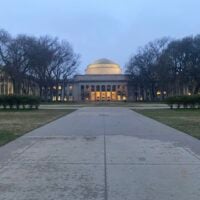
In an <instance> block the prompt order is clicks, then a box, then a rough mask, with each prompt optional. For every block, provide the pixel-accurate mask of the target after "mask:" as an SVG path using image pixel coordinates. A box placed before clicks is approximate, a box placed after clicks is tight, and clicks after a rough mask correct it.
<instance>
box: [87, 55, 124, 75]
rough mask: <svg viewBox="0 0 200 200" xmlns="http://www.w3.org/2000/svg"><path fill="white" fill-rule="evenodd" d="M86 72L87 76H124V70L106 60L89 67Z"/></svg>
mask: <svg viewBox="0 0 200 200" xmlns="http://www.w3.org/2000/svg"><path fill="white" fill-rule="evenodd" d="M85 72H86V74H87V75H108V74H111V75H114V74H122V70H121V68H120V66H119V65H118V64H116V63H115V62H113V61H111V60H108V59H105V58H103V59H99V60H97V61H95V62H94V63H92V64H90V65H88V67H87V69H86V70H85Z"/></svg>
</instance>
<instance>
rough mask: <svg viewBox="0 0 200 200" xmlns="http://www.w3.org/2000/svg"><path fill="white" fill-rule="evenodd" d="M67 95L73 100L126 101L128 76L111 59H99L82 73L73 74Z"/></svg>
mask: <svg viewBox="0 0 200 200" xmlns="http://www.w3.org/2000/svg"><path fill="white" fill-rule="evenodd" d="M67 94H68V95H67V96H68V97H64V98H66V99H68V100H73V101H126V100H127V99H128V76H127V75H124V74H122V70H121V68H120V66H119V65H118V64H116V63H114V62H112V61H111V60H108V59H100V60H97V61H95V62H94V63H92V64H90V65H88V66H87V68H86V70H85V74H84V75H75V76H74V78H73V80H71V82H70V83H69V84H68V88H67Z"/></svg>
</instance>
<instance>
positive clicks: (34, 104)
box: [0, 95, 40, 109]
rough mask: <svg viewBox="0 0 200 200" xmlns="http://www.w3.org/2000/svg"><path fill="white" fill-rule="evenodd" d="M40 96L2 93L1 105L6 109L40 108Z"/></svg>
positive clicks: (0, 97)
mask: <svg viewBox="0 0 200 200" xmlns="http://www.w3.org/2000/svg"><path fill="white" fill-rule="evenodd" d="M39 105H40V98H39V97H35V96H20V95H2V96H0V107H1V106H2V107H3V108H4V109H7V108H10V109H14V108H16V109H20V108H23V109H33V108H35V109H38V108H39Z"/></svg>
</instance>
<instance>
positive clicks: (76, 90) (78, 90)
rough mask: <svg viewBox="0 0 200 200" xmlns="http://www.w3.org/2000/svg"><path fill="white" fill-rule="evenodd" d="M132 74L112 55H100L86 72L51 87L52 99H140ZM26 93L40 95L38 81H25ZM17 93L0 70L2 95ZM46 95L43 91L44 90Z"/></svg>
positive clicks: (24, 88)
mask: <svg viewBox="0 0 200 200" xmlns="http://www.w3.org/2000/svg"><path fill="white" fill-rule="evenodd" d="M133 91H134V89H133V87H131V84H130V81H129V76H128V75H125V74H123V73H122V69H121V67H120V66H119V65H118V64H116V63H115V62H113V61H111V60H109V59H99V60H97V61H95V62H94V63H92V64H90V65H88V66H87V68H86V70H85V74H84V75H75V76H74V77H73V78H72V79H70V80H69V81H67V82H64V81H61V82H60V84H59V85H58V86H57V87H56V86H54V87H53V88H49V92H48V100H49V101H78V102H80V101H88V102H89V101H127V100H131V101H132V100H140V99H139V96H138V97H137V95H138V93H137V92H135V93H133ZM21 93H22V94H29V95H39V89H38V87H37V84H34V83H33V84H32V85H31V87H29V86H28V84H26V83H25V85H23V86H22V89H21ZM3 94H6V95H7V94H13V84H12V81H11V80H10V79H9V77H8V76H5V74H4V73H1V74H0V95H3ZM41 95H42V96H43V91H42V92H41Z"/></svg>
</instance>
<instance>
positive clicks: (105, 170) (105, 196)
mask: <svg viewBox="0 0 200 200" xmlns="http://www.w3.org/2000/svg"><path fill="white" fill-rule="evenodd" d="M105 117H106V116H103V136H104V184H105V185H104V187H105V188H104V198H105V200H108V183H107V152H106V120H105Z"/></svg>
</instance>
